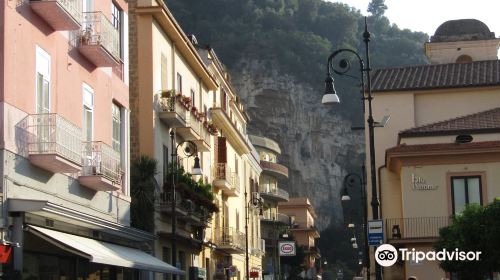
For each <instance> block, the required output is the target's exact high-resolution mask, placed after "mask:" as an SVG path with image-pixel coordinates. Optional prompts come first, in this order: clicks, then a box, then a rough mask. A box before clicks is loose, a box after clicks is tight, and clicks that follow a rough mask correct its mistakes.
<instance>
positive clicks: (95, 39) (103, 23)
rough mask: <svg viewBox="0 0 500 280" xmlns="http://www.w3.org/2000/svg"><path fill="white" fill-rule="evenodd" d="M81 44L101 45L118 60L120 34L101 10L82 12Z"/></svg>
mask: <svg viewBox="0 0 500 280" xmlns="http://www.w3.org/2000/svg"><path fill="white" fill-rule="evenodd" d="M80 43H81V44H82V45H95V46H102V47H103V48H104V49H105V50H106V51H107V52H109V53H110V54H111V55H112V56H113V57H114V58H115V59H116V60H117V61H118V60H120V34H119V32H118V29H116V28H115V27H114V26H113V24H112V23H111V22H110V21H109V19H107V18H106V16H105V15H104V14H103V13H102V12H84V13H83V19H82V33H81V37H80Z"/></svg>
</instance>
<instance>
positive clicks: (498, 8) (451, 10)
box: [328, 0, 500, 38]
mask: <svg viewBox="0 0 500 280" xmlns="http://www.w3.org/2000/svg"><path fill="white" fill-rule="evenodd" d="M328 1H330V2H342V3H345V4H348V5H349V6H353V7H355V8H357V9H359V10H360V11H361V13H362V14H364V15H367V14H368V13H367V12H366V9H367V7H368V3H369V2H370V0H328ZM385 4H386V5H387V7H388V9H387V10H386V11H385V16H386V17H388V18H389V21H390V22H391V23H395V24H396V25H397V26H398V27H399V28H402V29H403V28H408V29H411V30H413V31H422V32H425V33H427V34H429V35H434V31H436V29H437V28H438V26H439V25H440V24H441V23H443V22H445V21H447V20H451V19H464V18H474V19H478V20H480V21H482V22H484V23H485V24H486V25H487V26H488V27H489V28H490V31H492V32H495V37H497V38H498V37H500V16H499V14H500V1H499V0H385ZM368 28H369V27H368Z"/></svg>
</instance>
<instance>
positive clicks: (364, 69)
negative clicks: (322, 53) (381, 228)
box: [321, 17, 382, 280]
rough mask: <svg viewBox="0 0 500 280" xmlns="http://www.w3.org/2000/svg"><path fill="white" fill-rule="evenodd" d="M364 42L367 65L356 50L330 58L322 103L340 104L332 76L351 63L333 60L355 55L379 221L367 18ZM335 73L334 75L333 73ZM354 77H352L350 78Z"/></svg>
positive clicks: (373, 200) (379, 277) (378, 274)
mask: <svg viewBox="0 0 500 280" xmlns="http://www.w3.org/2000/svg"><path fill="white" fill-rule="evenodd" d="M363 42H364V43H365V57H366V65H365V62H364V61H363V59H362V58H361V56H360V55H359V54H358V53H357V52H356V51H354V50H351V49H339V50H336V51H334V52H333V53H332V54H331V55H330V56H329V57H328V62H327V77H326V80H325V95H323V98H322V100H321V102H322V103H323V104H329V103H339V102H340V99H339V97H338V95H337V93H336V92H335V88H334V86H333V77H332V74H333V73H335V74H338V75H348V76H350V75H349V74H348V72H349V70H350V64H349V61H348V60H346V59H341V60H340V63H339V67H340V69H338V68H335V66H334V64H333V59H334V58H335V57H336V56H337V55H339V54H341V53H350V54H352V55H354V56H355V57H356V58H357V59H358V61H359V67H360V71H361V77H360V80H361V90H362V92H366V95H367V96H366V97H365V95H364V94H363V96H362V99H363V101H365V100H366V101H368V119H367V124H368V138H369V142H370V143H369V145H370V179H371V193H372V196H371V203H370V204H371V206H372V216H373V219H378V218H379V212H378V210H379V205H380V203H379V201H378V197H377V176H376V168H375V140H374V124H375V123H374V120H373V111H372V99H373V97H372V89H371V79H370V71H371V69H370V55H369V43H370V32H368V27H367V23H366V17H365V31H364V32H363ZM332 72H333V73H332ZM365 74H366V81H367V83H366V87H365ZM350 77H352V76H350ZM375 274H376V279H377V280H382V271H381V269H380V266H378V265H377V264H375Z"/></svg>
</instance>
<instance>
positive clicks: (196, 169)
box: [191, 168, 203, 175]
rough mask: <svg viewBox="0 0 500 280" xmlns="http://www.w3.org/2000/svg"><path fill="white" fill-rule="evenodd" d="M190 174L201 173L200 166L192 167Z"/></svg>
mask: <svg viewBox="0 0 500 280" xmlns="http://www.w3.org/2000/svg"><path fill="white" fill-rule="evenodd" d="M191 175H203V172H202V170H201V168H193V170H191Z"/></svg>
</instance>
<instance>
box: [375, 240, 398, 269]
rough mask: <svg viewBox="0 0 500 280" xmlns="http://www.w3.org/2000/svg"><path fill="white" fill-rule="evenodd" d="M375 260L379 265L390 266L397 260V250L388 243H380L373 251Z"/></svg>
mask: <svg viewBox="0 0 500 280" xmlns="http://www.w3.org/2000/svg"><path fill="white" fill-rule="evenodd" d="M375 260H376V261H377V263H378V264H379V265H381V266H391V265H393V264H395V263H396V262H397V261H398V250H396V248H394V246H392V245H390V244H383V245H380V246H379V247H378V248H377V250H376V251H375Z"/></svg>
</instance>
